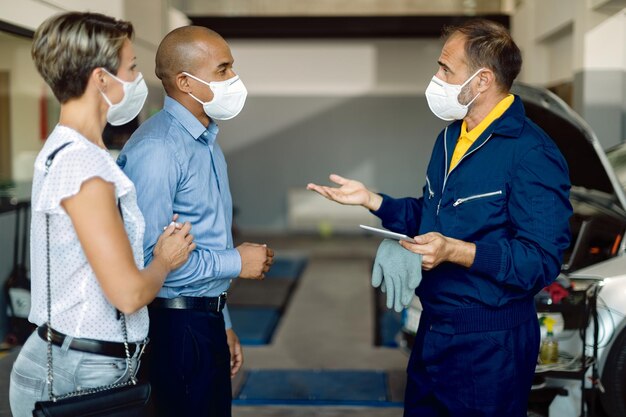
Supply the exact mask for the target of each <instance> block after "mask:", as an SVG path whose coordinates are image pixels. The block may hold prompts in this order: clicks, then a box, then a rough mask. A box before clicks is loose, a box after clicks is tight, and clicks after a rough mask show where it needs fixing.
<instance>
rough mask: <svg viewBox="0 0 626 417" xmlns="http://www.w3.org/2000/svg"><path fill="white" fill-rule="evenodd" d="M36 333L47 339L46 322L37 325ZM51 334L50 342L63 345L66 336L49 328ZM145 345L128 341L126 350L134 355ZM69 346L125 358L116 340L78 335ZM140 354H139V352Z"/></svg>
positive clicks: (124, 350)
mask: <svg viewBox="0 0 626 417" xmlns="http://www.w3.org/2000/svg"><path fill="white" fill-rule="evenodd" d="M37 334H39V337H41V338H42V339H43V340H44V341H46V342H47V341H48V326H47V325H46V324H44V325H41V326H39V327H37ZM51 334H52V344H53V345H57V346H63V342H64V341H65V338H66V337H67V336H66V335H64V334H63V333H60V332H57V331H56V330H54V329H51ZM145 347H146V343H129V344H128V352H129V354H130V356H131V357H133V356H134V354H135V352H136V351H137V350H138V349H140V350H141V352H143V349H144V348H145ZM69 348H70V349H72V350H79V351H81V352H89V353H96V354H98V355H105V356H113V357H116V358H126V349H125V348H124V343H118V342H106V341H104V340H95V339H82V338H79V337H74V338H72V341H71V342H70V345H69ZM140 355H141V354H140Z"/></svg>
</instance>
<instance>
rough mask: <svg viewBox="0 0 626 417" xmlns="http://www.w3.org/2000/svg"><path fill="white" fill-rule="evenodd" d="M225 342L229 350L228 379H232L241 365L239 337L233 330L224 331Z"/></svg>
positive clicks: (241, 355)
mask: <svg viewBox="0 0 626 417" xmlns="http://www.w3.org/2000/svg"><path fill="white" fill-rule="evenodd" d="M226 342H227V343H228V350H230V377H231V378H234V377H235V375H237V372H239V370H240V369H241V366H242V365H243V349H241V343H239V337H237V333H235V331H234V330H233V329H228V330H226Z"/></svg>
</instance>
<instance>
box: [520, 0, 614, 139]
mask: <svg viewBox="0 0 626 417" xmlns="http://www.w3.org/2000/svg"><path fill="white" fill-rule="evenodd" d="M511 26H512V33H513V36H514V37H515V39H516V40H517V42H518V43H519V45H520V48H521V49H522V53H523V56H524V67H523V69H522V73H521V74H520V79H521V80H523V81H526V82H528V83H532V84H538V85H542V86H545V87H554V86H559V85H563V84H569V85H570V86H571V91H572V93H573V94H572V100H571V103H570V104H571V105H572V106H573V108H574V109H575V110H576V111H577V112H578V113H579V114H580V115H581V116H583V117H584V118H585V120H587V122H588V123H589V124H590V125H591V127H592V128H593V129H594V131H595V132H596V134H597V135H598V138H599V139H600V143H601V144H602V145H603V147H604V148H605V149H606V148H610V147H611V146H613V145H615V144H617V143H621V142H623V141H625V140H626V94H625V91H626V47H624V45H626V0H592V1H587V0H573V1H572V0H526V1H524V2H517V4H516V7H514V11H513V15H512V19H511Z"/></svg>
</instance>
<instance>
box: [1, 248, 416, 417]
mask: <svg viewBox="0 0 626 417" xmlns="http://www.w3.org/2000/svg"><path fill="white" fill-rule="evenodd" d="M236 240H237V241H238V242H243V241H250V242H258V243H267V244H268V246H270V247H272V248H273V249H274V250H275V251H276V254H277V255H281V256H289V255H294V254H298V255H306V256H308V265H307V267H306V269H305V270H304V272H303V275H302V276H301V278H300V280H299V282H298V286H297V288H296V290H295V292H294V293H293V294H292V298H291V300H290V302H289V305H288V307H287V310H286V312H285V314H284V315H283V317H282V319H281V321H280V323H279V325H278V328H277V330H276V332H275V334H274V337H273V339H272V344H271V345H268V346H260V347H251V346H245V347H244V356H245V363H244V369H248V370H250V369H349V370H382V371H390V372H391V374H392V375H393V377H392V378H390V385H391V387H390V388H391V392H392V400H394V401H401V397H402V394H403V386H404V369H405V367H406V362H407V360H408V358H407V355H406V354H405V353H403V352H401V351H400V349H390V348H379V347H375V346H374V343H373V341H374V302H373V296H374V293H373V291H372V288H371V286H370V273H371V262H372V260H373V258H374V256H375V254H376V248H377V247H378V244H379V243H380V240H379V239H376V238H370V237H364V236H356V237H355V236H335V237H332V238H320V237H318V236H298V237H293V236H290V237H289V236H238V237H237V238H236ZM14 356H15V352H13V353H12V354H10V355H7V356H5V357H4V358H0V417H5V416H10V413H9V409H8V380H9V372H10V368H11V364H12V362H13V360H14ZM240 384H241V378H240V377H238V378H236V379H235V381H234V384H233V385H234V390H237V389H238V388H239V385H240ZM357 415H358V416H359V417H383V416H384V417H395V416H401V415H402V409H401V408H397V407H392V408H374V407H372V408H366V407H330V406H324V407H312V406H234V407H233V416H235V417H286V416H294V417H304V416H307V417H309V416H320V417H338V416H347V417H351V416H357Z"/></svg>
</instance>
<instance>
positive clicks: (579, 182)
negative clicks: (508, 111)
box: [511, 83, 626, 214]
mask: <svg viewBox="0 0 626 417" xmlns="http://www.w3.org/2000/svg"><path fill="white" fill-rule="evenodd" d="M511 92H512V93H514V94H517V95H518V96H520V98H521V99H522V101H523V103H524V107H525V109H526V116H528V118H529V119H531V120H532V121H533V122H535V123H537V124H538V125H539V126H540V127H541V128H542V129H543V130H544V131H545V132H546V133H547V134H548V135H549V136H550V137H551V138H552V139H553V140H554V142H555V143H556V145H557V146H558V147H559V149H560V150H561V153H563V156H564V157H565V159H566V160H567V164H568V166H569V174H570V180H571V182H572V195H573V196H575V197H576V198H582V199H591V200H594V201H595V202H596V203H598V204H601V205H603V206H605V207H607V208H609V207H608V206H612V207H613V208H614V209H615V210H616V211H618V212H621V213H622V214H624V213H626V196H625V195H624V191H623V189H622V187H621V185H620V183H619V181H618V179H617V176H616V175H615V172H614V171H613V168H612V167H611V164H610V163H609V160H608V158H607V156H606V154H605V152H604V150H603V149H602V146H600V142H599V141H598V138H597V137H596V135H595V133H594V132H593V130H591V127H590V126H589V125H588V124H587V122H585V121H584V120H583V119H582V118H581V117H580V116H579V115H578V114H577V113H575V112H574V111H573V110H572V109H571V108H570V107H569V106H568V105H567V104H566V103H565V102H564V101H563V100H561V99H560V98H559V97H558V96H556V95H555V94H553V93H552V92H550V91H548V90H546V89H544V88H540V87H533V86H530V85H527V84H522V83H514V84H513V88H512V90H511Z"/></svg>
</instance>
